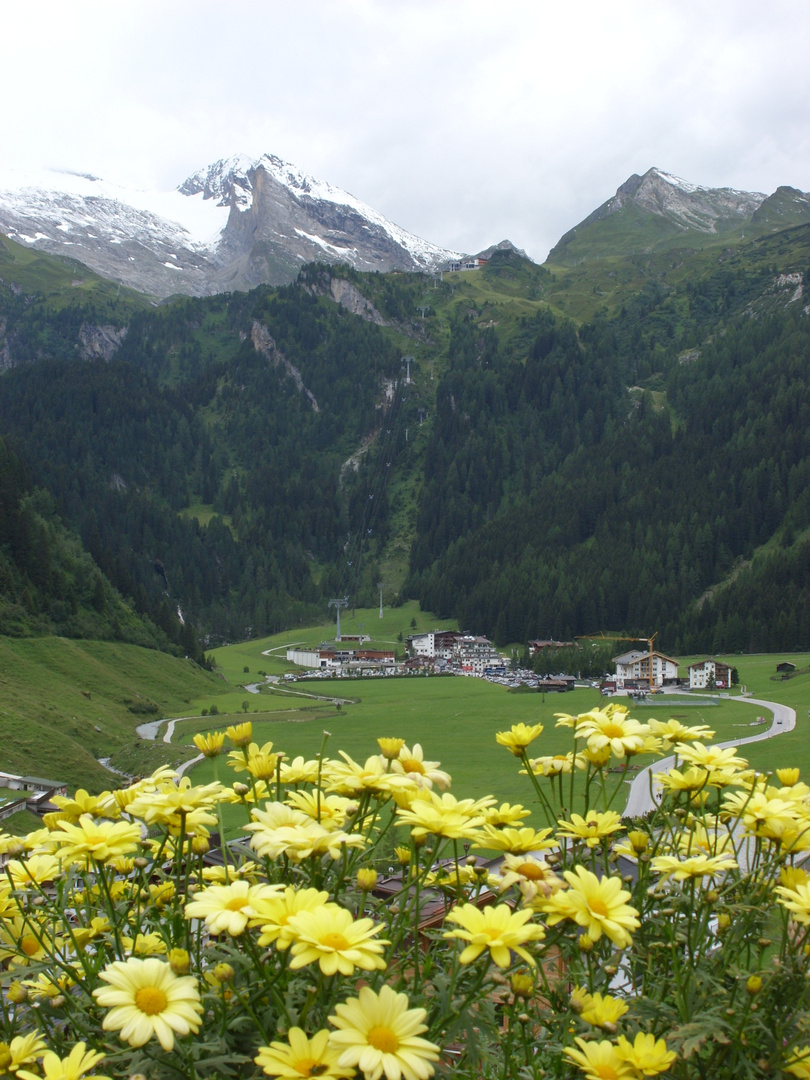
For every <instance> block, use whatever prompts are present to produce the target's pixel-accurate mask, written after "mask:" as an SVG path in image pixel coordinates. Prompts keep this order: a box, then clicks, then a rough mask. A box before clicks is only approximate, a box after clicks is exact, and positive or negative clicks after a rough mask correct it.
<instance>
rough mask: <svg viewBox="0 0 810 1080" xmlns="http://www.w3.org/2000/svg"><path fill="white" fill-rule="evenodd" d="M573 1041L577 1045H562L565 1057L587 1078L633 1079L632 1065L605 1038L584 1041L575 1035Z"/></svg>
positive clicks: (598, 1079) (601, 1079) (634, 1073)
mask: <svg viewBox="0 0 810 1080" xmlns="http://www.w3.org/2000/svg"><path fill="white" fill-rule="evenodd" d="M574 1042H575V1043H576V1044H577V1046H578V1047H579V1050H575V1049H574V1047H573V1046H565V1047H563V1053H564V1054H565V1055H566V1057H568V1058H570V1059H571V1061H573V1062H574V1064H575V1065H576V1066H577V1068H579V1069H580V1070H581V1071H582V1072H583V1073H584V1074H585V1076H586V1077H587V1080H634V1078H635V1076H636V1072H635V1070H634V1069H633V1066H632V1065H631V1064H630V1063H629V1062H628V1061H626V1060H625V1059H624V1058H623V1057H622V1056H621V1054H620V1053H619V1051H618V1049H617V1047H616V1046H614V1045H613V1043H612V1042H609V1041H608V1040H607V1039H603V1040H602V1041H601V1042H586V1041H585V1040H584V1039H580V1038H579V1037H577V1038H576V1039H574Z"/></svg>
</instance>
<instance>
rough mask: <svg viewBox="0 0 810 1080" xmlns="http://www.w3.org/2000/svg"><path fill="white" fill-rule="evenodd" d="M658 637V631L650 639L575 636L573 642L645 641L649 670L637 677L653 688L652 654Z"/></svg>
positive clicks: (620, 635) (616, 636) (610, 635)
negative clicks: (647, 650)
mask: <svg viewBox="0 0 810 1080" xmlns="http://www.w3.org/2000/svg"><path fill="white" fill-rule="evenodd" d="M657 637H658V631H657V630H656V631H655V633H654V634H653V636H652V637H625V636H624V635H623V634H577V635H576V637H575V639H574V640H575V641H646V642H647V648H648V649H649V652H650V668H649V674H647V675H639V679H640V680H645V681H646V682H647V685H648V686H654V685H655V683H654V680H653V670H652V669H653V663H652V654H653V649H654V646H655V639H656V638H657Z"/></svg>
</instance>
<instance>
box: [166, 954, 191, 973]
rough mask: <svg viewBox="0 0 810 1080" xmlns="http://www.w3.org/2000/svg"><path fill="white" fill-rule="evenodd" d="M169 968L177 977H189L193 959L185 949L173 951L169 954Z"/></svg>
mask: <svg viewBox="0 0 810 1080" xmlns="http://www.w3.org/2000/svg"><path fill="white" fill-rule="evenodd" d="M169 967H170V968H171V969H172V971H173V972H174V973H175V975H188V973H189V969H190V968H191V957H190V956H189V955H188V952H187V951H186V950H185V949H172V950H171V952H170V953H169Z"/></svg>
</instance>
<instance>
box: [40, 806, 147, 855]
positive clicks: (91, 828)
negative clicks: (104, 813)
mask: <svg viewBox="0 0 810 1080" xmlns="http://www.w3.org/2000/svg"><path fill="white" fill-rule="evenodd" d="M53 839H54V840H55V841H56V843H58V844H59V854H60V856H61V857H62V858H63V859H66V860H67V861H68V862H71V863H78V864H79V865H82V866H87V865H89V864H91V863H105V862H108V861H109V860H110V859H116V858H118V857H119V856H121V855H129V854H131V853H132V852H134V851H138V850H139V849H140V843H141V829H140V826H139V825H137V824H135V823H134V822H129V821H104V820H96V819H95V818H93V817H91V816H90V814H82V816H81V817H80V818H79V821H78V823H77V824H75V825H74V824H72V823H71V822H69V821H60V822H59V828H58V829H57V831H56V832H54V833H53Z"/></svg>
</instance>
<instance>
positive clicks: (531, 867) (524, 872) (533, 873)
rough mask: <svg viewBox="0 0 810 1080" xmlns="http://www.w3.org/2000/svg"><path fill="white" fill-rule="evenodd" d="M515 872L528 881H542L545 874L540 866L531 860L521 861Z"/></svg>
mask: <svg viewBox="0 0 810 1080" xmlns="http://www.w3.org/2000/svg"><path fill="white" fill-rule="evenodd" d="M517 872H518V873H519V874H520V876H521V877H525V878H527V879H528V880H529V881H542V880H543V877H544V876H545V873H544V870H543V868H542V866H538V865H537V863H531V862H525V863H521V864H520V866H519V867H518V868H517Z"/></svg>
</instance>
